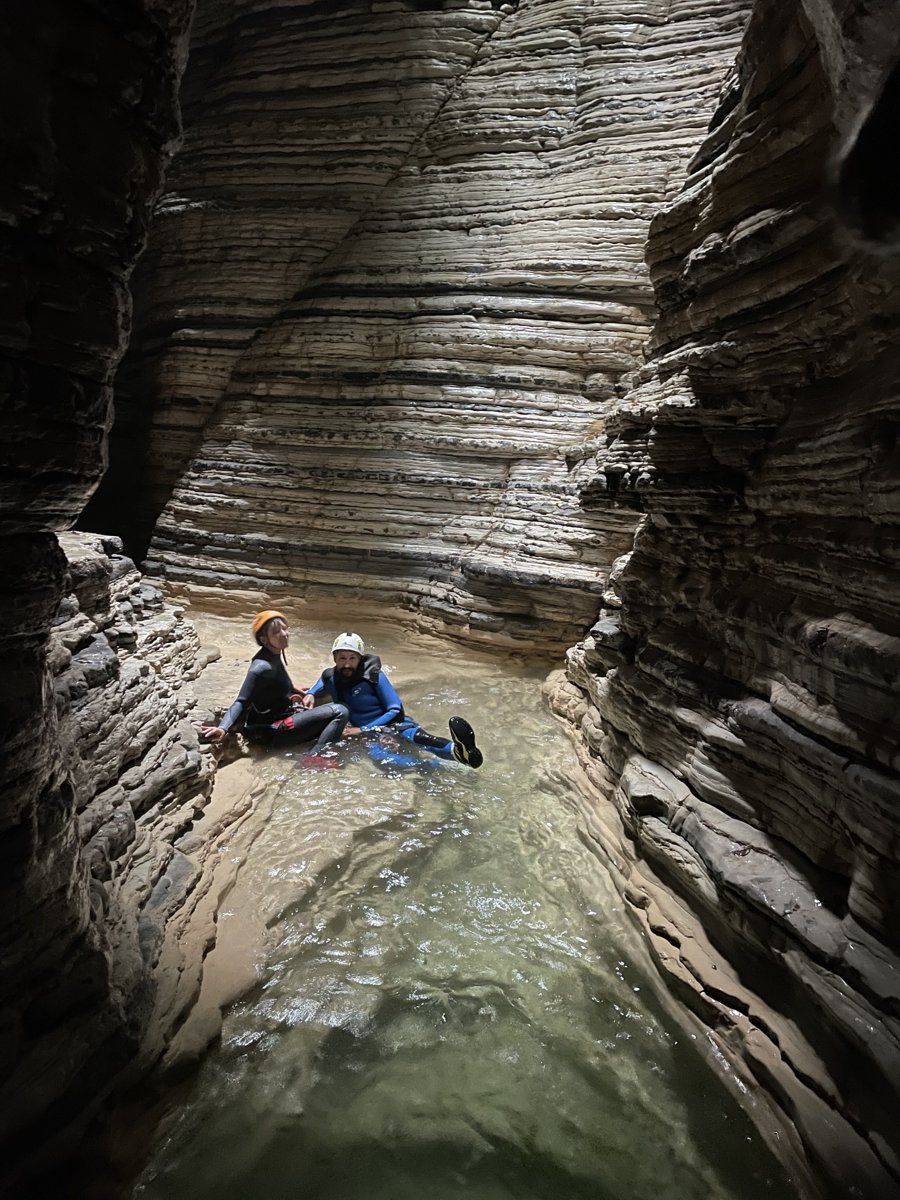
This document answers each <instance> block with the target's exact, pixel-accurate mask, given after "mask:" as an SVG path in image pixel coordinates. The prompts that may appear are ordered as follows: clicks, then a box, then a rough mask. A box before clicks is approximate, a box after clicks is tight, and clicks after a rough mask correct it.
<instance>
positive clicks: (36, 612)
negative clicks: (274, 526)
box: [0, 0, 207, 1189]
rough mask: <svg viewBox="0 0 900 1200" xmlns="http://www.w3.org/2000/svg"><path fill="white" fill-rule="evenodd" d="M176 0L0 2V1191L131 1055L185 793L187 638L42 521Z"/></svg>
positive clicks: (76, 499)
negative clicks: (154, 829)
mask: <svg viewBox="0 0 900 1200" xmlns="http://www.w3.org/2000/svg"><path fill="white" fill-rule="evenodd" d="M189 16H190V4H189V3H187V2H186V0H170V2H169V3H160V2H158V0H155V2H150V0H148V2H140V0H120V2H119V3H116V4H115V5H110V4H106V3H104V2H102V0H96V2H88V0H86V2H85V3H81V4H78V5H71V4H65V3H53V2H52V0H51V2H49V3H47V4H43V5H41V6H35V5H28V4H25V3H24V2H23V3H13V4H12V5H9V6H7V8H6V10H5V11H4V17H5V18H6V25H5V33H6V36H5V37H4V39H3V46H2V50H0V58H2V70H0V78H2V81H3V83H2V87H3V91H4V95H3V117H2V144H3V161H4V172H3V176H2V180H0V217H2V219H0V260H2V271H0V376H2V389H3V405H2V428H3V442H2V446H3V448H2V451H0V455H2V466H0V507H2V526H0V577H2V580H3V583H2V596H3V604H2V610H3V623H2V629H0V656H2V659H3V664H4V667H3V671H2V673H0V729H2V748H0V796H2V800H0V863H2V868H3V869H2V873H0V875H2V878H0V944H2V948H3V950H2V963H3V970H2V973H0V1011H2V1017H0V1161H2V1168H0V1189H2V1188H3V1186H4V1185H5V1184H6V1183H9V1182H11V1181H12V1180H14V1179H16V1178H17V1177H18V1172H19V1169H20V1168H21V1167H22V1166H23V1164H24V1163H26V1162H27V1161H28V1160H32V1161H40V1162H46V1161H47V1159H48V1157H49V1156H50V1155H51V1153H52V1152H53V1150H54V1148H58V1143H59V1139H61V1138H62V1137H64V1135H65V1133H66V1131H67V1130H68V1129H69V1128H70V1127H71V1126H72V1124H73V1122H77V1121H79V1120H81V1119H83V1117H84V1115H85V1114H86V1113H89V1112H90V1110H91V1107H92V1105H94V1104H96V1103H97V1102H98V1101H99V1100H100V1099H102V1096H103V1094H104V1091H105V1090H106V1089H107V1088H108V1087H109V1084H110V1082H111V1080H112V1079H113V1078H114V1076H115V1074H116V1072H117V1071H118V1070H119V1069H121V1067H122V1066H123V1065H124V1064H125V1063H126V1062H127V1061H128V1060H129V1058H130V1057H131V1056H132V1055H133V1053H134V1049H135V1046H136V1044H137V1040H138V1038H139V1035H140V1026H141V1019H142V1011H143V1007H142V1000H141V993H142V990H143V975H142V966H141V963H142V960H143V954H144V952H145V950H146V948H147V945H146V944H143V945H142V943H141V938H142V936H143V934H142V929H143V928H145V927H147V926H146V922H145V920H144V916H142V915H141V911H142V906H143V911H144V913H146V904H145V903H144V901H145V900H146V899H147V893H150V894H152V889H153V886H154V884H155V882H156V880H157V878H159V877H161V876H162V875H163V874H164V872H165V866H166V859H167V855H168V854H169V853H170V852H171V845H170V844H169V843H168V841H167V837H168V835H167V834H165V832H164V829H165V824H166V821H165V818H164V817H162V816H160V819H159V824H160V826H161V828H162V830H163V832H162V834H161V837H160V838H159V840H156V839H153V846H152V847H151V846H150V845H149V842H150V840H151V825H152V824H153V823H154V822H156V820H157V818H156V816H154V815H153V814H154V813H157V814H163V813H164V812H165V811H167V810H169V809H172V808H173V807H178V806H180V805H182V804H184V803H187V802H188V797H197V796H199V795H202V793H203V791H204V789H205V788H206V786H207V782H206V775H207V772H205V770H204V768H203V766H202V763H201V761H200V756H199V755H198V753H197V749H196V742H195V741H194V740H193V738H192V735H191V734H190V732H189V731H188V730H187V729H186V728H185V727H184V725H183V724H181V723H179V722H178V721H176V716H177V714H178V712H179V701H178V700H177V698H176V695H175V688H176V686H177V683H178V679H179V676H180V674H181V673H182V671H183V669H184V661H185V659H186V658H191V659H193V658H194V652H195V644H194V642H193V641H192V640H191V636H190V632H189V631H188V630H187V629H186V628H185V627H184V625H183V623H182V622H179V620H178V619H177V618H176V617H175V615H174V614H173V612H172V610H171V609H166V608H165V607H162V606H161V601H160V599H159V597H158V594H157V593H155V592H154V591H150V590H144V589H143V588H142V586H141V584H140V582H139V579H138V576H137V574H136V572H134V570H133V568H132V567H131V566H130V565H128V564H126V562H125V560H124V559H123V558H121V557H120V558H118V559H115V560H113V559H110V558H109V556H108V555H107V554H106V553H105V552H104V550H103V547H102V545H101V544H100V543H98V542H96V540H94V542H93V543H91V545H90V547H88V546H82V547H81V548H79V546H78V544H77V543H73V542H68V543H67V550H64V549H63V548H61V546H60V543H59V541H58V539H57V536H56V531H58V530H63V529H65V528H67V527H68V526H69V525H71V524H72V522H74V520H75V519H76V517H77V516H78V515H79V513H80V512H81V510H82V508H83V506H84V503H85V501H86V500H87V498H88V496H89V495H90V493H91V490H92V489H93V488H94V487H95V485H96V483H97V480H98V479H99V478H100V475H101V474H102V472H103V469H104V466H105V439H106V431H107V427H108V423H109V418H110V400H111V379H112V375H113V372H114V370H115V367H116V365H117V363H118V361H119V358H120V356H121V354H122V351H123V349H124V345H125V340H126V336H127V331H128V320H129V307H130V306H129V298H128V292H127V279H128V274H129V271H130V268H131V266H132V264H133V262H134V260H135V257H136V255H137V253H138V251H139V250H140V248H141V245H142V244H143V240H144V237H145V234H146V228H147V223H148V219H149V214H150V209H151V206H152V203H153V201H154V199H155V197H156V195H157V193H158V192H159V189H160V187H161V183H162V172H163V168H164V165H165V162H166V161H167V159H168V157H169V154H170V152H171V149H172V148H173V146H174V141H175V138H176V137H177V134H178V120H177V104H176V95H177V87H178V80H179V75H180V71H181V69H182V66H183V63H184V58H185V54H186V50H187V26H188V21H189ZM67 551H68V555H69V557H68V558H67ZM54 621H55V622H56V628H55V630H54V633H53V636H52V638H51V636H50V627H51V624H52V623H53V622H54ZM160 638H162V639H163V641H165V643H166V644H165V645H162V644H160ZM48 655H49V658H48ZM192 668H193V664H192ZM173 722H174V724H173ZM139 858H140V859H141V863H140V866H138V859H139ZM126 861H127V862H130V863H133V864H134V866H135V870H136V871H138V872H139V873H140V875H141V882H140V883H139V882H138V877H137V875H136V874H135V875H132V876H131V882H130V883H128V884H126V883H125V882H124V877H123V872H124V870H125V863H126ZM147 928H148V927H147ZM150 940H151V941H152V938H151V939H150ZM151 957H152V954H151Z"/></svg>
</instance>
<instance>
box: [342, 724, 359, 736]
mask: <svg viewBox="0 0 900 1200" xmlns="http://www.w3.org/2000/svg"><path fill="white" fill-rule="evenodd" d="M357 733H362V730H361V729H360V727H359V726H358V725H345V726H344V733H343V736H344V737H355V736H356V734H357Z"/></svg>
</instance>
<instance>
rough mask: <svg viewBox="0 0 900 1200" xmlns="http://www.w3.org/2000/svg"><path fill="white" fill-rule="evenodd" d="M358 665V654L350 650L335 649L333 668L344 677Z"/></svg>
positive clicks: (349, 674)
mask: <svg viewBox="0 0 900 1200" xmlns="http://www.w3.org/2000/svg"><path fill="white" fill-rule="evenodd" d="M358 666H359V655H358V654H354V652H353V651H352V650H335V652H334V669H335V670H336V671H338V672H339V673H340V674H341V675H343V677H344V678H345V679H349V678H350V676H351V675H352V674H353V673H354V671H355V670H356V668H357V667H358Z"/></svg>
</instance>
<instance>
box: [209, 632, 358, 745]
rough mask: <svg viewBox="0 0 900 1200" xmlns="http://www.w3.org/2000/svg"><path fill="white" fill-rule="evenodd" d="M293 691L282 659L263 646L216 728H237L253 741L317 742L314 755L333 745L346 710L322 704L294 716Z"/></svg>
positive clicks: (338, 706) (342, 730)
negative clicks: (236, 696)
mask: <svg viewBox="0 0 900 1200" xmlns="http://www.w3.org/2000/svg"><path fill="white" fill-rule="evenodd" d="M296 691H297V689H296V688H295V687H294V685H293V683H292V682H291V677H290V675H288V673H287V667H285V665H284V663H283V662H282V659H281V656H280V655H278V654H275V653H273V652H272V651H271V650H269V649H268V648H267V647H266V646H263V647H261V648H260V650H259V652H258V653H257V654H254V656H253V659H252V661H251V663H250V670H249V671H248V672H247V678H246V679H245V680H244V683H243V686H242V687H241V690H240V692H239V693H238V698H237V700H235V702H234V704H232V706H231V708H229V710H228V712H227V713H226V714H225V716H224V717H223V718H222V720H221V721H220V722H219V727H220V728H221V729H224V730H226V731H227V730H229V729H231V727H232V726H233V725H237V726H238V728H239V729H243V731H244V733H245V734H246V735H247V736H248V737H250V738H253V739H254V740H255V741H277V742H288V741H292V742H304V741H307V740H308V739H310V738H316V744H315V747H314V748H315V750H316V751H318V750H321V749H323V747H325V746H327V745H328V743H329V742H336V741H337V740H338V738H339V737H340V736H341V734H342V733H343V732H344V726H345V725H346V724H347V721H348V719H349V717H350V714H349V712H348V711H347V708H346V707H345V706H344V705H343V704H324V705H321V706H320V707H319V708H314V709H309V710H306V711H301V712H294V710H293V708H292V707H291V694H292V693H294V692H296Z"/></svg>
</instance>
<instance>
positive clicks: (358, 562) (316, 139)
mask: <svg viewBox="0 0 900 1200" xmlns="http://www.w3.org/2000/svg"><path fill="white" fill-rule="evenodd" d="M745 11H746V6H745V5H744V4H743V3H740V2H738V0H716V2H712V0H708V2H706V3H700V4H698V3H696V0H637V2H630V3H628V4H624V5H623V4H622V3H621V2H620V0H616V2H613V0H603V2H602V3H596V2H592V0H552V2H547V0H540V2H538V0H521V2H520V3H518V4H515V3H505V4H488V3H483V2H482V0H466V2H465V3H459V4H446V5H443V4H427V5H424V4H422V5H420V4H417V3H412V2H409V3H406V2H397V3H387V4H377V5H370V4H369V3H362V2H361V0H346V2H344V3H340V4H337V5H329V6H327V8H326V7H325V6H322V5H316V4H311V5H301V6H297V7H295V8H288V9H286V8H284V7H283V6H276V5H274V4H273V3H272V2H271V0H266V2H265V3H264V2H262V0H243V2H242V3H239V4H231V5H222V4H220V3H216V2H215V0H209V2H208V3H205V4H201V5H200V11H199V15H198V22H197V28H196V31H195V36H194V40H193V49H192V58H191V64H190V66H189V68H188V72H187V75H186V83H185V101H184V102H185V114H186V116H185V120H186V126H187V133H186V142H185V149H184V151H183V152H182V154H181V155H180V156H179V158H178V160H177V161H176V163H175V165H174V167H173V171H172V173H171V175H170V184H169V188H168V190H167V193H166V195H165V197H164V198H163V200H162V201H161V202H160V205H159V207H158V210H157V217H156V221H155V225H154V229H153V231H152V235H151V245H150V247H149V250H148V254H147V256H146V258H145V260H144V264H143V268H142V273H141V275H140V278H139V280H138V281H137V284H136V294H137V298H138V300H137V302H138V319H137V322H136V332H135V339H134V344H133V351H132V353H131V355H130V357H129V360H128V361H127V362H126V364H125V365H124V367H123V370H122V373H121V376H120V382H119V385H118V388H117V408H118V413H119V416H118V418H117V428H116V430H115V431H114V438H113V471H112V473H111V476H110V481H109V485H108V488H107V491H106V493H105V494H104V495H103V496H101V497H100V499H99V500H98V503H97V506H96V508H95V511H94V512H93V513H92V514H91V516H90V520H92V521H93V522H94V525H93V526H92V527H96V528H103V527H106V526H108V523H109V519H110V517H111V516H112V515H113V514H114V519H115V521H116V525H115V527H116V529H117V530H123V529H124V532H125V534H126V540H127V538H128V532H129V530H130V531H131V536H132V540H133V545H134V546H135V549H136V552H137V553H142V552H143V546H144V545H146V542H147V538H148V537H149V531H150V528H151V526H153V525H154V522H155V528H154V533H153V540H152V545H151V547H150V550H149V562H148V566H150V567H151V569H154V570H156V569H160V568H161V569H164V571H165V575H166V578H167V579H168V580H169V581H170V583H176V584H184V583H189V584H192V585H200V586H204V585H205V586H208V587H212V588H217V589H221V588H227V589H229V590H232V591H234V590H241V591H244V592H254V593H257V594H260V595H265V596H268V597H270V598H271V597H274V596H278V595H279V594H281V595H287V596H289V597H291V598H294V599H296V598H298V597H303V598H306V599H310V600H322V601H324V602H334V600H335V598H336V597H340V598H341V599H342V600H344V601H347V602H353V603H355V604H356V605H357V606H359V607H360V608H366V607H368V608H373V607H379V608H384V607H405V608H413V609H415V610H416V611H418V612H421V613H425V614H427V615H429V616H431V617H435V618H438V619H440V620H441V621H443V622H445V623H446V624H447V625H448V626H450V627H451V628H457V629H459V630H460V631H461V632H463V633H464V634H465V635H466V636H468V637H470V638H477V637H484V638H485V639H486V640H489V641H491V642H492V643H494V644H498V643H504V642H505V643H507V644H515V643H516V642H521V641H523V640H524V641H527V643H528V644H529V645H531V646H532V647H534V646H536V645H542V646H545V647H546V646H551V645H552V646H557V647H559V646H561V645H564V644H568V643H570V642H571V641H572V640H573V639H574V638H576V637H578V636H580V633H581V631H582V630H583V629H584V627H585V625H586V624H588V623H589V622H590V621H591V620H592V619H593V617H594V616H595V614H596V611H597V607H598V604H599V602H600V596H601V593H602V589H603V586H604V580H605V576H606V571H607V569H608V567H609V564H610V563H611V562H612V560H613V559H614V558H615V557H616V556H617V555H619V554H621V553H623V552H624V551H625V550H626V549H627V548H628V547H629V546H630V544H631V541H632V536H633V530H634V524H635V518H634V516H633V514H632V513H631V512H630V511H629V510H628V508H627V507H626V506H619V507H613V506H608V505H607V506H594V507H586V506H584V505H582V504H581V503H580V491H579V482H580V479H581V473H582V469H583V465H584V457H585V454H586V453H589V446H590V442H591V439H592V438H596V437H597V436H599V435H601V434H602V431H603V427H604V421H605V419H606V418H607V416H608V415H609V414H610V412H612V411H613V409H614V408H615V406H616V404H617V397H618V395H620V393H621V391H622V387H623V379H624V378H625V376H626V375H627V374H628V372H630V371H633V370H634V369H635V367H636V366H638V365H639V364H640V363H641V361H642V354H643V346H644V343H645V341H646V338H647V335H648V333H649V329H650V323H651V320H652V316H653V301H652V291H651V288H650V284H649V280H648V278H647V272H646V267H645V265H644V262H643V251H644V244H645V239H646V233H647V228H648V225H649V221H650V218H651V216H652V214H653V212H654V211H655V210H656V208H657V206H658V205H659V203H660V202H661V201H662V200H663V199H664V198H665V197H666V196H670V195H672V194H674V191H675V190H676V189H677V186H678V184H679V182H680V180H681V179H682V177H683V168H684V164H685V162H686V160H687V158H688V156H689V154H690V153H691V152H692V151H693V150H694V149H695V148H696V146H697V145H698V144H699V141H700V139H701V137H702V134H703V132H704V130H705V129H706V126H707V123H708V121H709V118H710V115H711V113H712V111H713V109H714V104H715V98H716V97H717V95H718V92H719V90H720V88H721V85H722V80H723V78H724V76H725V74H726V71H727V69H728V67H729V65H730V63H731V62H732V60H733V56H734V52H735V49H736V46H737V43H738V39H739V36H740V33H741V30H742V28H743V22H744V18H745ZM586 441H587V443H588V450H587V451H586V450H585V445H584V443H585V442H586ZM117 472H118V475H117ZM136 479H137V480H139V483H138V484H137V485H136V484H135V480H136ZM142 497H143V499H142ZM163 506H164V507H163ZM128 509H131V515H130V516H129V515H128V513H127V511H126V510H128ZM160 509H162V513H161V516H159V519H158V520H157V516H158V514H159V513H160ZM123 522H125V525H123Z"/></svg>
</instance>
